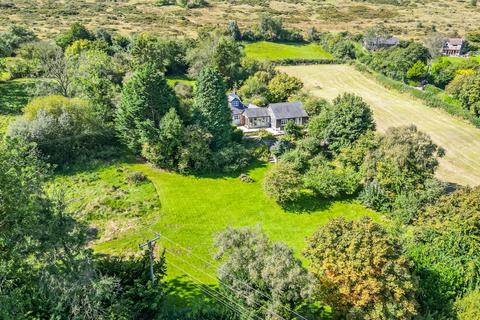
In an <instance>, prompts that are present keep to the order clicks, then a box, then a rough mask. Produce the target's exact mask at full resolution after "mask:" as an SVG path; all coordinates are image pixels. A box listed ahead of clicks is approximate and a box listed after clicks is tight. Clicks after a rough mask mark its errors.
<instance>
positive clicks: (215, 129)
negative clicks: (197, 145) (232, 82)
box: [194, 67, 232, 148]
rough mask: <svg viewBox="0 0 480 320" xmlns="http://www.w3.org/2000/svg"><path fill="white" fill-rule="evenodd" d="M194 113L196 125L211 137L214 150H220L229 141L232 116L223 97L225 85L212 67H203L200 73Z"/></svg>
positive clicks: (224, 96)
mask: <svg viewBox="0 0 480 320" xmlns="http://www.w3.org/2000/svg"><path fill="white" fill-rule="evenodd" d="M194 111H195V117H196V119H197V122H198V124H199V125H200V126H201V127H203V128H206V129H207V130H208V131H209V132H210V133H211V134H212V135H213V147H214V148H221V147H222V146H225V144H226V143H227V142H228V141H230V139H231V135H232V126H231V123H232V116H231V113H230V108H229V107H228V102H227V96H226V95H225V83H224V81H223V77H222V75H221V74H220V73H219V72H218V70H217V69H215V68H213V67H205V68H204V69H203V70H202V71H201V72H200V76H199V77H198V82H197V90H196V92H195V100H194Z"/></svg>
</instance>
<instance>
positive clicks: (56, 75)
mask: <svg viewBox="0 0 480 320" xmlns="http://www.w3.org/2000/svg"><path fill="white" fill-rule="evenodd" d="M77 63H78V60H76V59H74V58H73V57H72V56H65V54H64V53H63V51H62V50H61V49H60V48H59V47H56V48H55V49H53V50H49V49H46V50H41V51H40V65H41V70H42V71H43V73H44V75H45V77H46V78H48V79H51V80H52V81H53V83H54V88H53V91H54V92H52V93H56V94H61V95H63V96H64V97H72V96H73V93H74V92H73V91H74V88H73V79H74V77H73V73H72V70H76V69H77V66H78V64H77Z"/></svg>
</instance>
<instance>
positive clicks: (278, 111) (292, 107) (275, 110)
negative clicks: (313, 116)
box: [268, 101, 308, 119]
mask: <svg viewBox="0 0 480 320" xmlns="http://www.w3.org/2000/svg"><path fill="white" fill-rule="evenodd" d="M302 106H303V104H302V103H301V102H300V101H296V102H281V103H271V104H269V105H268V109H270V112H271V113H272V115H273V116H274V117H275V118H276V119H291V118H303V117H308V114H307V113H306V112H305V110H303V108H302Z"/></svg>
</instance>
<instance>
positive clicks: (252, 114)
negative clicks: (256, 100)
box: [243, 107, 270, 118]
mask: <svg viewBox="0 0 480 320" xmlns="http://www.w3.org/2000/svg"><path fill="white" fill-rule="evenodd" d="M243 115H244V116H245V117H247V118H257V117H269V116H270V113H269V112H268V109H267V108H259V107H250V108H247V109H245V111H243Z"/></svg>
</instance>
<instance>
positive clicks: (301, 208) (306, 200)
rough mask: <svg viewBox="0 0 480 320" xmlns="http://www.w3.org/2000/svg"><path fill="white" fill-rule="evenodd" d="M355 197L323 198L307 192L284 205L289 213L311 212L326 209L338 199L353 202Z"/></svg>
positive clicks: (284, 208)
mask: <svg viewBox="0 0 480 320" xmlns="http://www.w3.org/2000/svg"><path fill="white" fill-rule="evenodd" d="M354 200H355V197H349V198H346V197H345V198H333V199H321V198H319V197H316V196H315V195H313V194H309V193H305V194H304V195H303V196H302V197H301V198H300V199H299V200H298V201H296V202H291V203H287V204H285V205H283V206H282V208H283V210H285V211H286V212H288V213H297V214H310V213H313V212H318V211H324V210H328V209H330V208H331V206H332V204H333V203H335V202H338V201H342V202H347V203H352V202H353V201H354Z"/></svg>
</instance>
